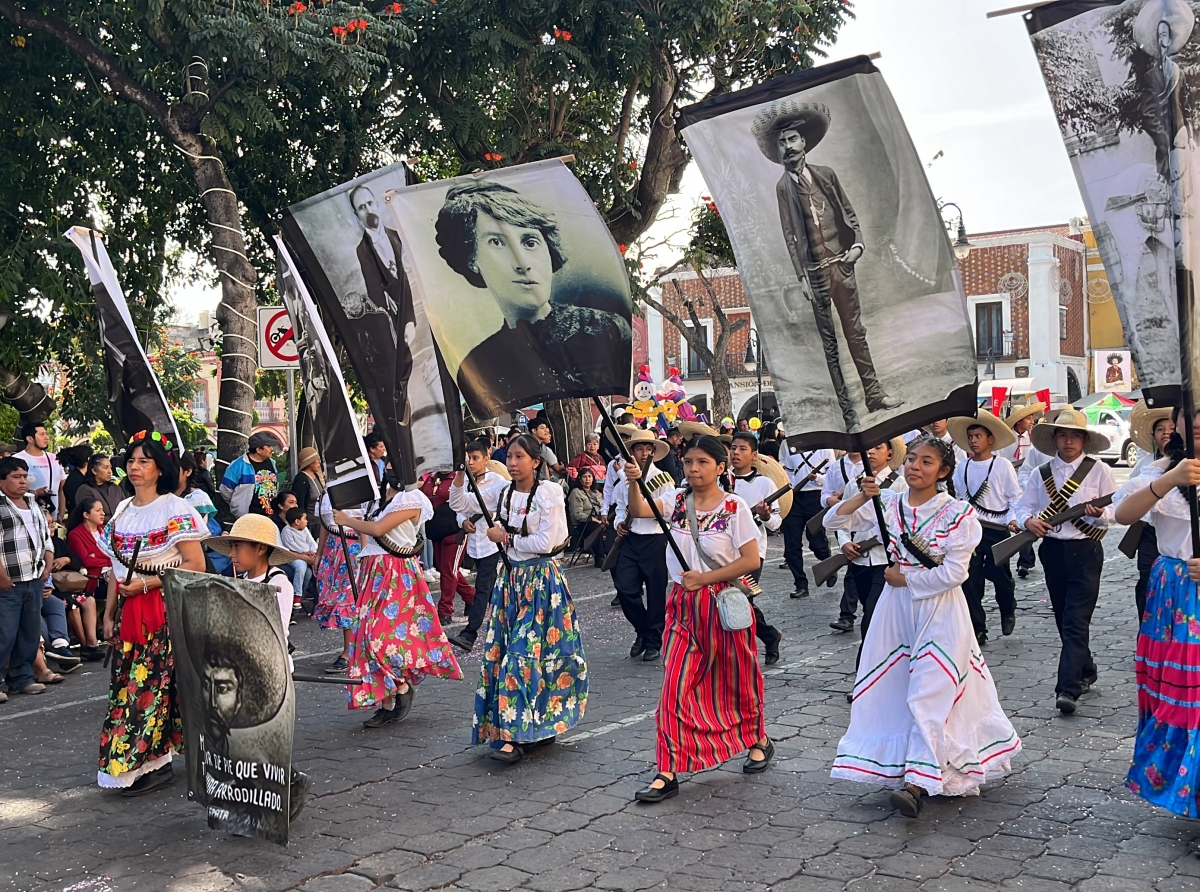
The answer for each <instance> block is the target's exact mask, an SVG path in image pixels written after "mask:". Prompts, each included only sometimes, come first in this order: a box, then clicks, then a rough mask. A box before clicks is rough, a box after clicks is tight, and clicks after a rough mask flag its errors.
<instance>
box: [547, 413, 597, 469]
mask: <svg viewBox="0 0 1200 892" xmlns="http://www.w3.org/2000/svg"><path fill="white" fill-rule="evenodd" d="M591 405H592V402H591V400H586V399H571V400H551V401H550V402H548V403H546V417H547V418H549V419H550V430H551V431H552V432H553V433H554V452H555V454H556V455H557V456H558V460H559V461H560V462H562V463H563V464H564V465H565V464H567V463H568V462H569V461H570V460H571V459H573V458H574V457H575V456H577V455H578V454H579V453H581V452H583V438H584V436H585V435H586V433H587V432H588V431H590V430H591V429H592V424H591V422H592V413H591Z"/></svg>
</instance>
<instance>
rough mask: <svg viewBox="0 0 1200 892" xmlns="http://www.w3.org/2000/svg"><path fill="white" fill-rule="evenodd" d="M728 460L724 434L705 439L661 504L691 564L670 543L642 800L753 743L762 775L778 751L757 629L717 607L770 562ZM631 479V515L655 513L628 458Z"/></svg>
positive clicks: (674, 790)
mask: <svg viewBox="0 0 1200 892" xmlns="http://www.w3.org/2000/svg"><path fill="white" fill-rule="evenodd" d="M728 461H729V457H728V453H727V451H726V448H725V445H724V444H723V443H722V442H721V441H720V440H718V439H717V438H716V437H710V436H700V437H697V438H696V439H694V440H692V442H691V443H690V444H689V445H688V447H687V451H686V452H684V454H683V472H684V475H685V477H686V479H687V485H686V487H685V488H684V489H682V490H671V491H670V492H668V493H667V494H665V495H664V496H663V497H661V498H660V499H659V500H658V505H659V511H660V512H661V513H662V514H663V516H664V517H669V518H670V519H671V537H672V538H673V539H674V540H675V543H676V544H677V545H678V546H679V548H680V550H681V551H682V552H683V556H684V558H685V559H686V560H687V564H688V568H689V569H688V570H686V571H685V570H684V569H683V568H682V567H681V566H680V565H679V559H678V558H676V556H675V552H674V551H673V550H672V549H670V548H668V549H667V572H668V573H669V574H670V576H671V590H670V591H669V592H668V593H667V624H666V634H665V638H664V641H665V646H664V647H663V650H664V651H665V653H666V659H665V662H664V666H663V670H664V678H663V687H662V694H661V696H660V697H659V700H658V712H657V713H656V722H657V724H658V744H657V746H656V748H655V761H656V762H657V765H658V773H657V774H656V775H655V776H654V780H653V781H651V783H650V785H649V786H647V787H645V788H644V789H641V790H639V791H638V792H637V793H636V794H635V798H636V799H637V800H638V801H639V802H661V801H662V800H664V799H670V798H671V797H672V796H676V795H678V793H679V777H678V773H679V772H681V771H703V770H704V769H706V768H713V767H715V766H717V765H720V764H721V763H722V762H725V761H728V760H729V759H732V758H733V757H734V756H735V755H737V754H738V753H740V752H743V751H746V750H748V751H749V754H748V756H747V758H746V761H745V763H744V764H743V765H742V771H744V772H745V773H746V774H758V773H759V772H762V771H765V770H766V768H767V766H768V765H770V764H771V759H772V757H773V756H774V755H775V745H774V744H773V743H772V742H771V741H770V739H769V738H768V737H767V723H766V716H765V714H764V713H763V676H762V670H761V669H760V668H759V666H758V649H757V646H756V645H755V639H754V635H755V631H754V622H753V619H752V620H751V624H750V627H749V628H747V629H742V630H740V631H736V632H729V631H726V629H725V627H724V626H722V625H721V617H720V613H719V611H718V610H717V594H718V593H719V592H721V591H722V590H724V589H727V588H729V587H730V585H731V584H732V583H733V581H734V580H736V579H739V578H740V577H742V576H747V575H749V574H750V573H753V572H754V571H755V570H757V569H758V568H759V565H760V563H761V562H760V560H759V556H758V537H757V530H756V527H755V524H754V515H753V513H752V512H751V510H750V506H749V505H747V504H746V502H745V501H744V500H743V499H742V498H741V497H740V496H737V495H734V494H733V493H732V492H727V491H726V490H725V488H724V486H727V485H728V481H727V479H726V478H725V470H726V468H727V467H728ZM625 476H626V478H627V479H628V480H629V513H630V515H631V516H633V517H653V516H654V512H653V510H652V509H651V507H650V505H648V504H647V503H646V502H645V500H644V499H643V498H642V494H641V489H640V488H639V487H638V485H637V480H638V479H639V478H640V477H641V470H640V469H639V468H638V466H637V463H636V462H634V463H630V464H627V465H625ZM689 499H691V500H692V503H693V505H694V507H695V512H696V526H697V528H698V529H697V535H698V537H699V539H700V546H701V548H703V550H704V553H705V554H707V555H708V557H709V558H710V559H711V560H712V561H713V562H714V563H716V564H719V565H720V566H719V568H718V569H715V570H713V569H709V568H708V565H707V563H706V562H705V561H704V560H703V558H702V557H701V556H700V554H699V552H698V551H697V549H696V544H695V541H694V540H693V537H692V533H691V531H690V526H689V524H688V516H687V515H688V507H687V503H688V500H689Z"/></svg>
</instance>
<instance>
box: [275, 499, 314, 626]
mask: <svg viewBox="0 0 1200 892" xmlns="http://www.w3.org/2000/svg"><path fill="white" fill-rule="evenodd" d="M284 520H285V521H286V522H287V525H286V526H285V527H284V528H283V529H282V530H280V532H279V544H280V545H281V546H283V547H284V548H286V549H287V550H288V551H291V552H294V553H296V554H298V555H300V558H301V560H298V561H288V563H287V566H286V567H285V569H286V570H287V572H288V575H289V576H290V577H291V580H292V590H293V592H294V593H295V594H294V600H293V602H292V612H293V613H294V612H295V611H297V610H299V609H300V607H301V605H300V599H301V598H302V597H303V596H304V592H305V591H306V590H307V588H308V585H309V583H310V582H311V580H312V578H313V567H315V566H316V563H317V540H316V539H314V538H313V534H312V533H310V532H309V531H308V512H307V511H305V510H304V509H303V508H301V507H299V506H297V507H295V508H289V509H288V510H287V513H286V514H285V515H284Z"/></svg>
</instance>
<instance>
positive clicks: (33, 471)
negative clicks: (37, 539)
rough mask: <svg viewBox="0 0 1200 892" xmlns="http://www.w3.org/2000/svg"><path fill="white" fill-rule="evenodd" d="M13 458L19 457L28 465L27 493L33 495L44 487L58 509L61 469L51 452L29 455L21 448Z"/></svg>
mask: <svg viewBox="0 0 1200 892" xmlns="http://www.w3.org/2000/svg"><path fill="white" fill-rule="evenodd" d="M13 458H19V459H21V460H22V461H24V462H25V464H27V465H29V494H30V495H33V494H34V492H36V491H37V490H39V489H42V488H43V487H45V489H46V491H47V492H48V493H49V494H50V503H51V504H52V505H54V510H55V511H57V510H58V484H59V481H60V480H62V477H63V470H62V468H60V467H59V466H58V459H57V458H56V457H55V455H54V453H53V452H43V453H42V454H41V455H30V454H29V451H28V450H26V449H22V450H21V451H20V452H18V453H17V454H16V455H14V456H13Z"/></svg>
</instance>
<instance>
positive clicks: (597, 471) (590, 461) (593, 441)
mask: <svg viewBox="0 0 1200 892" xmlns="http://www.w3.org/2000/svg"><path fill="white" fill-rule="evenodd" d="M568 467H569V468H570V470H569V471H568V472H567V473H568V475H569V476H571V477H573V478H577V477H578V475H579V473H580V472H581V471H582V470H583V469H584V468H587V469H589V470H590V471H591V472H592V479H593V480H603V479H604V472H605V461H604V458H603V456H601V455H600V435H599V434H588V435H587V436H586V437H584V438H583V452H581V453H579V454H578V455H577V456H575V457H574V458H573V459H571V464H570V465H569V466H568Z"/></svg>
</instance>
